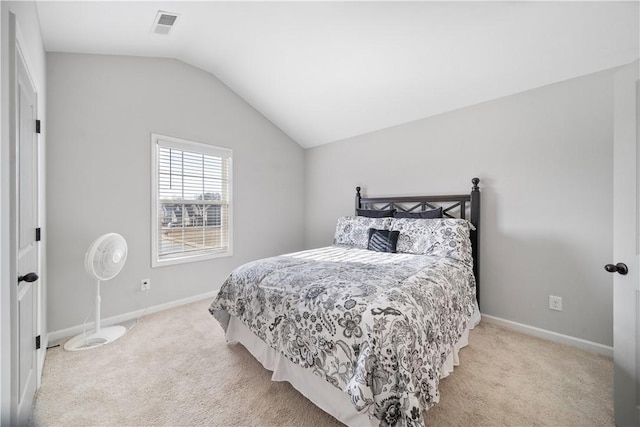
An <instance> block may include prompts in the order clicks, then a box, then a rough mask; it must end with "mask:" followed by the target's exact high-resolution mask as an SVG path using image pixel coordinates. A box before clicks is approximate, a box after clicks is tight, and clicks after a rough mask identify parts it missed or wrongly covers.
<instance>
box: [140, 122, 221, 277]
mask: <svg viewBox="0 0 640 427" xmlns="http://www.w3.org/2000/svg"><path fill="white" fill-rule="evenodd" d="M151 143H152V150H151V151H152V153H153V162H152V163H153V177H152V182H153V196H152V198H153V200H152V204H153V207H152V233H151V234H152V240H153V242H152V261H151V262H152V265H153V266H154V267H157V266H161V265H167V264H176V263H181V262H189V261H199V260H203V259H210V258H216V257H220V256H227V255H231V218H232V216H231V157H232V155H231V154H232V152H231V150H229V149H228V148H222V147H215V146H213V145H208V144H202V143H198V142H192V141H186V140H184V139H178V138H172V137H168V136H162V135H156V134H152V135H151Z"/></svg>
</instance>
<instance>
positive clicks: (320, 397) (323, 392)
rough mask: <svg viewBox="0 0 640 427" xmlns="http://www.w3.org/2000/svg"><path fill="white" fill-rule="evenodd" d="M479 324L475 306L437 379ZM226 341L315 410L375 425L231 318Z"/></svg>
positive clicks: (320, 380)
mask: <svg viewBox="0 0 640 427" xmlns="http://www.w3.org/2000/svg"><path fill="white" fill-rule="evenodd" d="M478 323H480V311H479V310H478V307H477V305H476V311H475V312H474V314H473V316H472V317H471V322H469V326H468V327H467V329H465V331H464V332H463V334H462V337H461V338H460V340H459V341H458V342H457V344H456V345H455V346H454V349H453V351H452V352H451V354H449V356H448V357H447V360H446V361H445V363H444V365H443V366H442V372H441V375H440V378H444V377H446V376H448V375H449V374H450V373H451V372H453V368H454V367H455V366H458V365H459V364H460V359H459V358H458V352H459V351H460V349H461V348H462V347H465V346H466V345H467V344H468V343H469V331H470V330H471V329H473V328H474V327H475V326H476V325H477V324H478ZM226 339H227V342H229V343H232V344H233V343H240V344H242V345H243V346H244V347H245V348H246V349H247V350H249V353H251V354H252V355H253V357H255V358H256V359H257V360H258V361H259V362H260V363H262V366H264V367H265V368H266V369H268V370H270V371H273V375H272V376H271V380H272V381H287V382H289V383H290V384H291V385H292V386H293V387H294V388H295V389H296V390H298V391H299V392H300V393H302V394H303V395H304V396H305V397H306V398H307V399H309V400H310V401H311V402H313V403H314V404H315V405H316V406H317V407H319V408H320V409H322V410H323V411H325V412H327V413H328V414H330V415H332V416H333V417H335V418H336V419H338V420H339V421H340V422H342V423H344V424H346V425H348V426H372V425H377V424H378V423H377V422H373V421H377V420H375V419H374V420H373V421H372V420H370V419H369V417H368V415H367V414H362V413H358V412H357V411H356V409H355V408H354V407H353V405H352V404H351V398H350V397H349V395H348V394H347V393H344V392H342V391H340V390H339V389H337V388H336V387H334V386H333V385H331V384H329V383H328V382H327V381H325V380H324V379H323V378H321V377H319V376H317V375H313V374H312V373H311V371H309V370H308V369H306V368H302V367H300V366H298V365H296V364H295V363H293V362H291V361H290V360H288V359H287V358H286V357H284V356H282V354H280V353H278V352H277V351H275V350H274V349H272V348H271V347H269V346H268V345H267V344H266V343H265V342H264V341H262V340H261V339H260V338H258V337H257V336H256V335H255V334H254V333H253V332H251V330H250V329H249V328H248V327H247V326H245V325H244V323H242V322H241V321H240V320H239V319H238V318H236V317H234V316H231V317H230V320H229V326H228V328H227V333H226Z"/></svg>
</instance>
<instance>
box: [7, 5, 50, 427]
mask: <svg viewBox="0 0 640 427" xmlns="http://www.w3.org/2000/svg"><path fill="white" fill-rule="evenodd" d="M1 19H2V21H1V25H0V31H2V33H1V36H0V55H1V57H2V61H1V62H2V68H1V70H0V76H1V79H0V80H1V81H0V84H1V89H0V92H2V94H3V96H2V98H3V100H2V104H0V146H1V148H2V154H0V199H1V200H2V204H1V205H2V206H1V207H0V236H1V239H0V254H1V257H0V258H1V261H0V347H1V348H0V425H2V426H4V425H15V424H16V423H17V406H18V398H19V397H18V375H17V369H16V366H17V365H18V350H19V349H18V346H17V340H18V334H17V328H16V327H17V324H18V322H17V291H18V286H17V250H18V242H17V223H18V222H17V219H18V218H17V206H16V200H17V185H18V182H17V172H18V171H17V165H16V160H17V147H16V143H17V139H16V138H17V135H18V133H19V130H18V129H17V114H16V98H17V96H16V95H17V84H18V83H17V64H18V61H22V63H23V64H24V67H25V69H26V71H27V77H28V79H29V81H30V83H31V85H32V86H33V88H34V90H35V93H36V99H37V103H36V115H38V110H39V109H40V108H39V107H38V103H39V102H40V100H39V99H38V98H39V97H40V94H41V93H42V91H41V88H42V86H41V85H40V84H39V82H38V81H37V80H36V79H34V76H33V72H32V71H31V70H33V69H34V68H33V67H32V64H33V63H32V62H31V61H30V60H29V57H28V49H27V44H26V43H25V39H24V37H23V36H22V33H21V31H20V26H19V24H18V22H17V19H16V15H15V14H14V13H12V12H11V11H7V13H6V16H1ZM5 26H6V27H5ZM2 27H5V28H7V29H6V30H5V29H4V28H2ZM6 95H8V96H6ZM36 150H37V174H38V177H37V185H38V196H37V199H38V210H37V212H36V215H37V218H36V222H37V224H38V225H39V226H41V225H42V219H43V218H44V209H43V207H44V203H45V200H44V187H43V183H44V164H45V163H44V150H43V146H42V139H41V137H40V136H38V137H37V146H36ZM38 246H39V247H38V249H37V251H38V266H37V268H38V272H39V274H40V275H41V279H40V280H38V282H40V283H39V286H37V287H36V289H35V292H36V302H35V307H34V308H35V311H36V313H35V315H36V324H35V325H36V335H38V334H39V335H40V336H41V337H42V338H43V339H41V347H40V350H37V352H36V366H35V369H36V390H37V388H38V387H39V386H40V383H41V377H42V367H43V365H44V356H45V352H46V344H47V342H46V323H45V322H46V319H45V318H44V316H43V313H44V309H45V301H46V298H45V295H46V294H45V293H44V292H45V291H44V289H43V288H44V283H45V282H44V280H43V279H44V278H43V277H42V276H43V275H42V274H41V272H42V271H43V266H44V265H45V261H44V257H45V253H44V250H43V247H42V245H38Z"/></svg>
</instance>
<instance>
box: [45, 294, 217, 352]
mask: <svg viewBox="0 0 640 427" xmlns="http://www.w3.org/2000/svg"><path fill="white" fill-rule="evenodd" d="M217 294H218V291H211V292H207V293H204V294H200V295H194V296H192V297H188V298H183V299H179V300H176V301H170V302H167V303H164V304H159V305H153V306H151V307H147V308H142V309H140V310H136V311H131V312H129V313H124V314H119V315H117V316H113V317H109V318H107V319H102V320H101V321H100V325H101V326H111V325H116V324H118V323H122V322H127V321H129V320H133V319H138V318H139V317H140V316H142V315H143V314H144V315H147V314H151V313H157V312H159V311H164V310H168V309H170V308H174V307H179V306H181V305H185V304H190V303H192V302H196V301H200V300H203V299H207V298H211V299H213V298H214V297H215V296H216V295H217ZM93 324H94V322H87V323H86V324H83V325H77V326H72V327H71V328H66V329H60V330H59V331H53V332H49V333H48V334H47V341H48V342H49V343H51V344H52V345H54V343H55V342H56V341H59V340H61V339H63V338H68V337H71V336H75V335H78V334H81V333H82V331H84V330H87V331H91V330H92V329H93Z"/></svg>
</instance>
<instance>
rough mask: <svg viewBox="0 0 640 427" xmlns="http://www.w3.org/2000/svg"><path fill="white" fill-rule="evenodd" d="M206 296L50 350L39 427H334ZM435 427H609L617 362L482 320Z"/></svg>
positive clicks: (433, 418)
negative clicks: (217, 314) (229, 337)
mask: <svg viewBox="0 0 640 427" xmlns="http://www.w3.org/2000/svg"><path fill="white" fill-rule="evenodd" d="M208 305H209V301H201V302H197V303H193V304H189V305H186V306H182V307H178V308H175V309H172V310H167V311H164V312H161V313H156V314H152V315H149V316H146V317H144V318H142V319H141V320H140V322H139V323H138V324H137V325H136V326H135V327H134V328H133V329H131V330H130V331H129V333H128V334H127V335H125V336H124V337H123V338H121V339H120V340H118V341H116V342H115V343H113V344H110V345H107V346H103V347H100V348H96V349H92V350H88V351H83V352H75V353H70V352H65V351H64V350H62V348H60V347H56V348H52V349H50V350H48V352H47V358H46V362H45V369H44V373H43V379H42V387H41V388H40V390H39V391H38V394H37V396H36V405H35V410H34V415H33V420H32V421H33V424H35V425H37V426H141V425H144V426H162V425H163V426H169V425H170V426H245V425H246V426H284V425H287V426H334V425H340V424H339V423H338V422H337V421H336V420H335V419H333V418H332V417H330V416H329V415H327V414H326V413H324V412H323V411H321V410H320V409H318V408H316V407H315V406H314V405H313V404H312V403H310V402H309V401H308V400H306V399H305V398H304V397H303V396H302V395H300V394H299V393H298V392H297V391H295V390H294V389H293V387H291V386H290V385H289V384H288V383H277V382H272V381H271V380H270V373H269V372H268V371H267V370H265V369H264V368H263V367H262V365H260V364H259V363H258V362H257V361H256V360H255V359H254V358H253V357H252V356H251V355H250V354H249V353H248V352H247V351H246V350H245V349H244V348H243V347H242V346H240V345H231V346H230V345H227V344H226V343H225V341H224V335H223V333H222V329H221V328H220V326H219V324H218V323H217V322H216V321H215V320H214V319H213V318H212V317H211V316H210V315H209V313H208V312H207V307H208ZM460 360H461V362H462V364H461V365H460V366H458V367H457V368H456V370H455V371H454V373H453V374H451V375H450V376H449V377H448V378H445V379H444V380H442V382H441V384H440V391H441V398H440V403H439V404H438V405H436V406H435V407H434V408H432V409H431V410H429V411H428V412H426V413H425V422H426V424H427V425H430V426H613V425H614V420H613V402H612V369H613V368H612V361H611V360H610V359H608V358H606V357H603V356H599V355H597V354H593V353H588V352H584V351H580V350H577V349H574V348H572V347H568V346H564V345H561V344H555V343H551V342H547V341H543V340H540V339H537V338H533V337H530V336H527V335H523V334H519V333H516V332H513V331H510V330H507V329H503V328H500V327H498V326H495V325H491V324H487V323H482V324H480V325H479V326H478V327H477V328H476V329H475V330H473V331H472V333H471V336H470V344H469V346H468V347H466V348H464V349H462V350H461V352H460Z"/></svg>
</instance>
